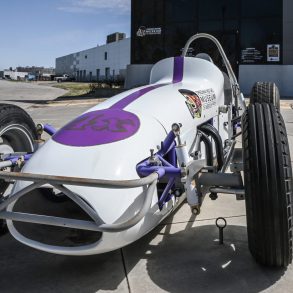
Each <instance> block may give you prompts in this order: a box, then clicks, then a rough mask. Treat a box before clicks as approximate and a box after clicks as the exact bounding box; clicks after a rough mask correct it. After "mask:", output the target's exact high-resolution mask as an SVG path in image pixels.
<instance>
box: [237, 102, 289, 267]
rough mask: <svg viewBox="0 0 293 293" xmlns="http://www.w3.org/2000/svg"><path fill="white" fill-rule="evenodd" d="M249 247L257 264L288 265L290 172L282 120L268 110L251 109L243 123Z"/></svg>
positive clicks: (263, 107) (269, 107) (256, 106)
mask: <svg viewBox="0 0 293 293" xmlns="http://www.w3.org/2000/svg"><path fill="white" fill-rule="evenodd" d="M242 132H243V134H242V145H243V162H244V181H245V198H246V216H247V232H248V244H249V249H250V251H251V254H252V255H253V256H254V258H255V259H256V260H257V261H258V262H259V263H261V264H263V265H267V266H276V267H286V266H287V265H288V264H289V263H291V261H292V211H293V209H292V166H291V159H290V151H289V145H288V138H287V133H286V128H285V124H284V121H283V118H282V116H281V114H280V112H279V110H278V109H276V107H274V106H273V105H272V104H266V103H263V104H259V103H256V104H254V105H253V104H250V105H249V107H248V108H247V110H246V112H245V113H244V114H243V117H242Z"/></svg>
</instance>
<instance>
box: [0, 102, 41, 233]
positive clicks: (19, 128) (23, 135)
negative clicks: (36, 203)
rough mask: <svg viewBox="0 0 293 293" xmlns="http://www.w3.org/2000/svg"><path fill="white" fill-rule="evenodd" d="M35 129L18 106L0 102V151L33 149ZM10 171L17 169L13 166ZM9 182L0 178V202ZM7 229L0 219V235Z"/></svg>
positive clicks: (31, 150) (2, 152) (28, 150)
mask: <svg viewBox="0 0 293 293" xmlns="http://www.w3.org/2000/svg"><path fill="white" fill-rule="evenodd" d="M36 139H37V130H36V127H35V124H34V122H33V120H32V119H31V117H30V116H29V115H28V114H27V113H26V112H25V111H24V110H23V109H21V108H20V107H17V106H14V105H9V104H0V153H1V154H9V153H13V152H28V153H31V152H33V151H34V148H35V147H34V146H35V140H36ZM12 171H18V170H17V168H13V169H12ZM8 186H9V183H7V182H5V181H4V180H2V179H0V202H1V198H3V196H4V193H5V191H6V190H7V188H8ZM6 231H7V228H6V223H5V221H3V220H1V219H0V235H3V234H5V233H6Z"/></svg>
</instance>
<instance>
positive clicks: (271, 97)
mask: <svg viewBox="0 0 293 293" xmlns="http://www.w3.org/2000/svg"><path fill="white" fill-rule="evenodd" d="M250 103H251V104H255V103H268V104H273V105H274V106H275V107H277V108H278V109H279V110H280V93H279V89H278V87H277V86H276V84H275V83H273V82H256V83H255V84H254V86H253V88H252V91H251V95H250Z"/></svg>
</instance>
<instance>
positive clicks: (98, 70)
mask: <svg viewBox="0 0 293 293" xmlns="http://www.w3.org/2000/svg"><path fill="white" fill-rule="evenodd" d="M99 80H100V69H97V81H99Z"/></svg>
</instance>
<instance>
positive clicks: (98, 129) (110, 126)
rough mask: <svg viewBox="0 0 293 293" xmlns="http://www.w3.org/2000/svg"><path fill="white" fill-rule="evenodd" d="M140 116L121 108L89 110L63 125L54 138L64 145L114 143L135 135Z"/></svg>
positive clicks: (83, 145) (80, 145)
mask: <svg viewBox="0 0 293 293" xmlns="http://www.w3.org/2000/svg"><path fill="white" fill-rule="evenodd" d="M139 127H140V121H139V119H138V117H137V116H136V115H135V114H133V113H130V112H127V111H124V110H120V109H106V110H98V111H93V112H88V113H85V114H83V115H81V116H80V117H78V118H76V119H75V120H73V121H71V122H69V123H68V124H67V125H65V126H64V127H62V128H61V129H60V130H59V131H58V132H57V133H56V134H55V135H54V136H53V140H54V141H56V142H59V143H61V144H64V145H69V146H77V147H86V146H95V145H100V144H106V143H112V142H116V141H119V140H123V139H126V138H129V137H131V136H132V135H134V134H135V133H136V132H137V131H138V129H139Z"/></svg>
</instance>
